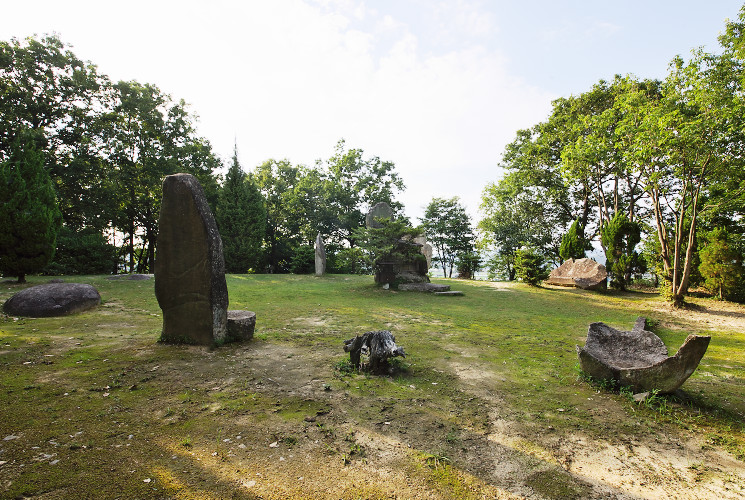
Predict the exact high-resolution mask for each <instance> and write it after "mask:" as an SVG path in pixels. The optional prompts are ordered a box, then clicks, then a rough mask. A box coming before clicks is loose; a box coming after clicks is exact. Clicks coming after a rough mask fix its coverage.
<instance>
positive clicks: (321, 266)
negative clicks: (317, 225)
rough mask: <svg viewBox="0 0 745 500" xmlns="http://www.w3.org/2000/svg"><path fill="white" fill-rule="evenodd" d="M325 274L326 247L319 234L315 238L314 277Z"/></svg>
mask: <svg viewBox="0 0 745 500" xmlns="http://www.w3.org/2000/svg"><path fill="white" fill-rule="evenodd" d="M324 274H326V247H325V246H324V244H323V238H321V233H318V236H316V276H323V275H324Z"/></svg>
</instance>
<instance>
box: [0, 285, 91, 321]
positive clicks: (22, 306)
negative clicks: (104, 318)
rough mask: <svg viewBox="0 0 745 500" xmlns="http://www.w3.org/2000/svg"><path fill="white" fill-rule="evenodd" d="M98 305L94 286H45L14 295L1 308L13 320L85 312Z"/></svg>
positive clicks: (27, 289) (34, 287) (37, 286)
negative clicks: (14, 317) (15, 317)
mask: <svg viewBox="0 0 745 500" xmlns="http://www.w3.org/2000/svg"><path fill="white" fill-rule="evenodd" d="M100 303H101V296H100V295H99V294H98V290H96V289H95V288H94V287H93V286H91V285H87V284H85V283H46V284H44V285H36V286H32V287H30V288H26V289H25V290H21V291H20V292H18V293H16V294H15V295H13V296H12V297H11V298H9V299H8V300H7V301H6V302H5V304H4V305H3V311H5V313H6V314H10V315H12V316H25V317H29V318H47V317H51V316H65V315H67V314H73V313H77V312H82V311H87V310H88V309H91V308H93V307H96V306H97V305H98V304H100Z"/></svg>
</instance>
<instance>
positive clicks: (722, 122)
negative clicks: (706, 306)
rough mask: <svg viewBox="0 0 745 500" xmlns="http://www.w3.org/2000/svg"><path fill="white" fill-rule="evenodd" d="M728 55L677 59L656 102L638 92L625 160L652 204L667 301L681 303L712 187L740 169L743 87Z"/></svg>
mask: <svg viewBox="0 0 745 500" xmlns="http://www.w3.org/2000/svg"><path fill="white" fill-rule="evenodd" d="M731 69H732V67H731V61H729V60H727V58H726V56H715V55H711V54H706V53H704V52H702V51H695V52H694V54H693V56H692V58H691V60H690V61H688V62H686V61H684V60H683V59H682V58H676V59H675V60H674V61H673V64H672V65H671V71H670V74H669V75H668V77H667V79H666V80H665V82H664V84H663V87H662V96H661V97H660V98H659V99H648V98H646V99H645V98H644V96H642V97H641V98H640V96H639V94H638V93H637V94H636V95H635V96H634V97H635V98H636V101H635V103H636V113H635V114H632V113H629V116H630V117H631V118H633V122H632V124H630V125H629V130H631V128H632V126H634V125H636V124H637V123H638V126H634V127H633V134H631V133H630V135H631V136H632V141H630V142H631V147H630V148H629V149H628V150H627V153H626V154H627V157H628V158H629V160H630V161H632V162H633V163H634V166H635V168H636V169H637V170H638V171H639V172H640V175H641V176H642V179H643V182H644V186H645V190H646V193H647V195H648V196H649V199H650V201H651V205H652V210H653V213H654V217H655V225H656V229H657V236H658V240H659V243H660V259H661V261H662V267H663V270H664V273H665V278H666V280H667V282H668V286H669V296H670V297H671V300H672V301H673V304H674V305H676V306H678V305H681V304H682V303H683V300H684V296H685V294H686V292H687V291H688V286H689V278H690V276H691V272H692V271H693V269H694V267H695V255H694V252H695V249H696V233H697V230H698V227H699V222H700V217H701V215H702V214H703V213H705V211H706V210H707V209H708V208H709V207H710V198H708V196H707V194H708V191H709V189H710V187H712V186H713V185H716V184H717V183H718V182H721V180H722V179H726V178H727V177H729V176H730V173H733V172H736V171H737V170H741V169H742V158H743V132H742V131H743V123H742V117H741V113H739V112H738V111H737V109H742V107H741V105H740V103H739V100H740V97H739V95H740V94H741V88H742V87H741V83H740V82H739V80H738V78H737V73H735V72H733V71H731Z"/></svg>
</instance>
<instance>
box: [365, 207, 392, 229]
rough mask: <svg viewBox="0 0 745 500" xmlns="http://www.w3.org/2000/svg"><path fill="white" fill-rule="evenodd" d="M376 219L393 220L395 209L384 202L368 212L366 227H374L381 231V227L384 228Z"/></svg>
mask: <svg viewBox="0 0 745 500" xmlns="http://www.w3.org/2000/svg"><path fill="white" fill-rule="evenodd" d="M375 218H381V219H392V218H393V209H392V208H391V206H390V205H389V204H388V203H386V202H384V201H381V202H380V203H376V204H375V206H373V207H372V208H371V209H370V211H369V212H367V215H365V225H366V226H367V227H374V228H376V229H380V228H381V227H383V226H382V224H380V222H378V221H376V220H375Z"/></svg>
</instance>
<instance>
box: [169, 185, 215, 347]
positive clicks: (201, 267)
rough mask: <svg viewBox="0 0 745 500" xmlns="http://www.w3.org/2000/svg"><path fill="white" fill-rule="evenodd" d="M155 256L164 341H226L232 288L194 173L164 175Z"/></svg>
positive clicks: (213, 227) (204, 199) (213, 226)
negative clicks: (228, 282) (227, 279)
mask: <svg viewBox="0 0 745 500" xmlns="http://www.w3.org/2000/svg"><path fill="white" fill-rule="evenodd" d="M156 256H157V257H156V260H155V296H156V298H157V299H158V304H159V305H160V308H161V309H162V310H163V333H162V336H161V340H162V341H164V342H171V343H189V344H202V345H213V344H222V343H224V342H225V341H226V336H227V326H226V324H227V307H228V288H227V285H226V283H225V261H224V260H223V255H222V240H221V239H220V233H219V232H218V231H217V224H216V223H215V218H214V216H213V215H212V211H211V210H210V208H209V205H208V204H207V199H206V198H205V195H204V190H203V189H202V186H201V185H200V184H199V181H197V179H196V178H195V177H194V176H192V175H189V174H175V175H169V176H167V177H166V178H165V179H164V180H163V202H162V204H161V210H160V220H159V222H158V240H157V254H156Z"/></svg>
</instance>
